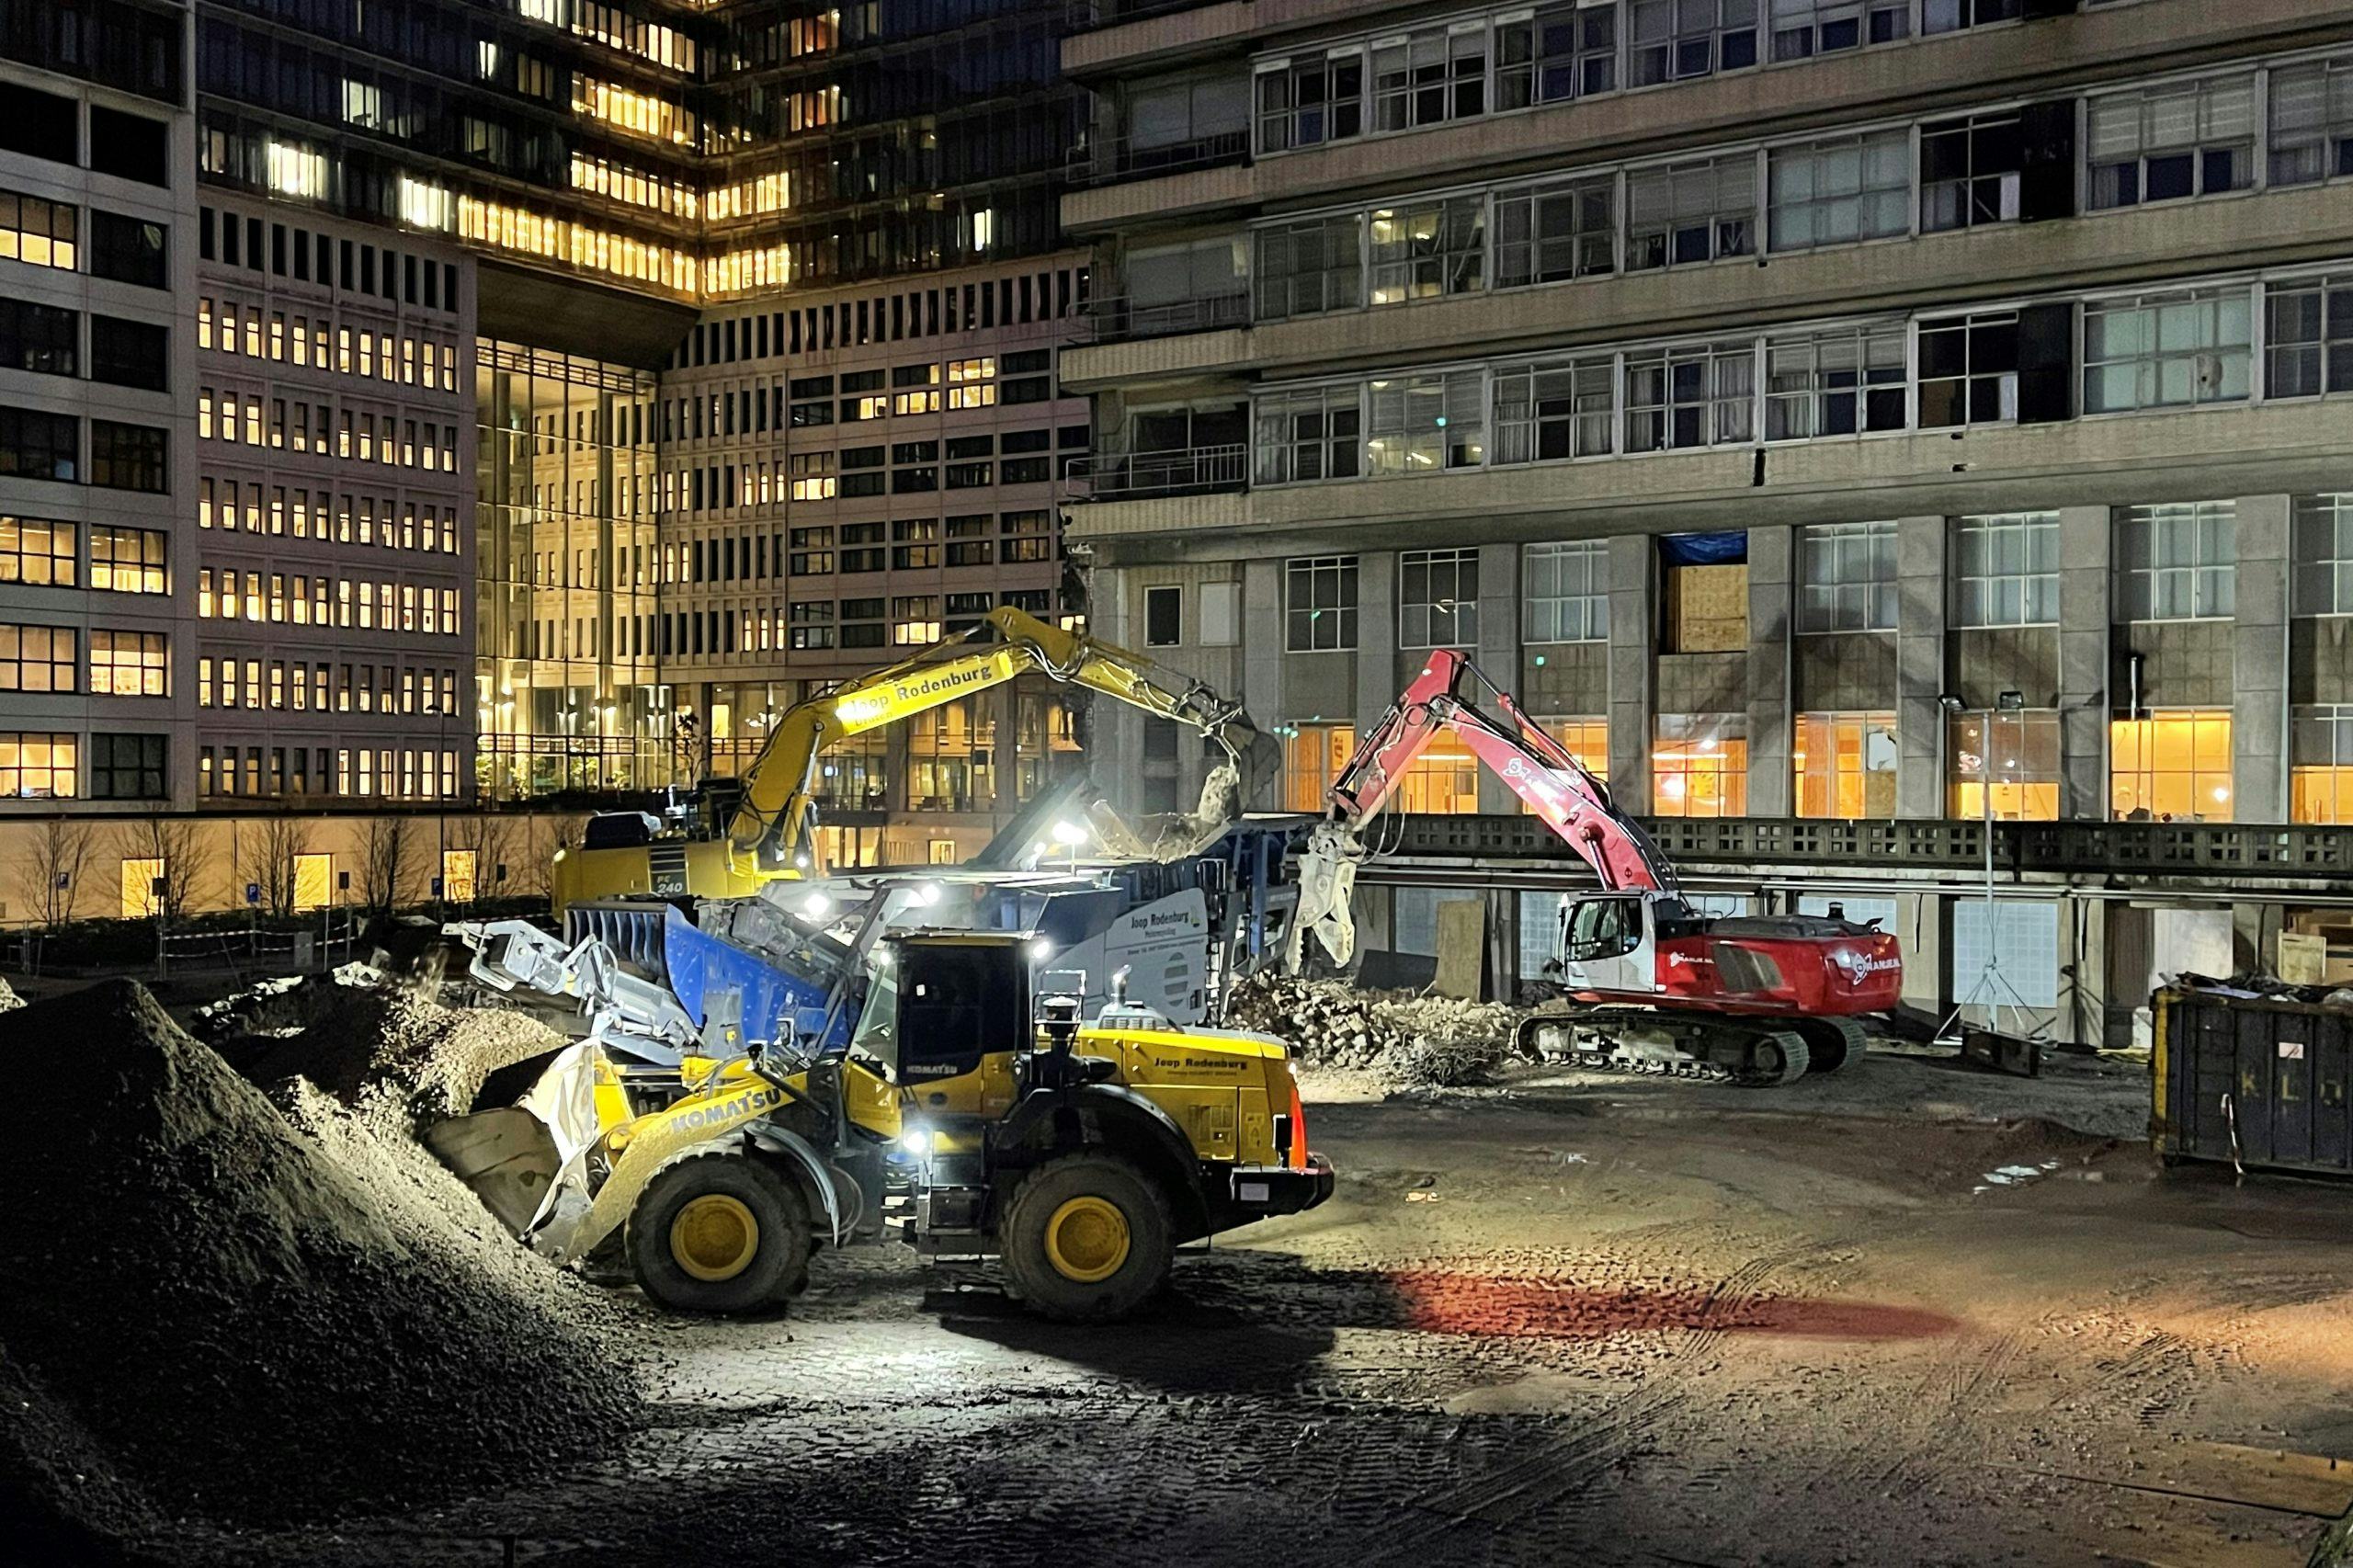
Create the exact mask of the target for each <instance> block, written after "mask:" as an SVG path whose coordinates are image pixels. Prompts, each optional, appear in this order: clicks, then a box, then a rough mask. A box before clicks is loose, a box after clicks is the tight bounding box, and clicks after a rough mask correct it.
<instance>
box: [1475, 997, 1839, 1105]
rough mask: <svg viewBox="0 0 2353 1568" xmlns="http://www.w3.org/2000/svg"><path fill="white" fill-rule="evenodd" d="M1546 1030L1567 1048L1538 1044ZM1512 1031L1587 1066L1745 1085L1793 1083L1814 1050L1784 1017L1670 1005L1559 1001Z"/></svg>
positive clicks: (1548, 1052) (1545, 1051)
mask: <svg viewBox="0 0 2353 1568" xmlns="http://www.w3.org/2000/svg"><path fill="white" fill-rule="evenodd" d="M1808 1021H1809V1022H1811V1021H1813V1020H1808ZM1829 1021H1836V1022H1841V1023H1843V1022H1845V1021H1846V1020H1843V1019H1841V1020H1829ZM1548 1031H1564V1032H1565V1033H1566V1034H1567V1036H1568V1037H1569V1040H1570V1041H1571V1043H1570V1044H1569V1046H1568V1048H1567V1049H1566V1050H1565V1051H1564V1050H1562V1049H1560V1048H1559V1047H1558V1045H1557V1043H1556V1044H1553V1045H1545V1044H1541V1043H1540V1040H1541V1039H1542V1037H1543V1036H1544V1034H1545V1033H1546V1032H1548ZM1518 1034H1519V1038H1518V1045H1519V1048H1520V1052H1521V1054H1522V1055H1524V1056H1540V1057H1542V1058H1544V1059H1545V1060H1547V1061H1553V1062H1563V1063H1566V1064H1569V1065H1574V1066H1575V1067H1578V1068H1581V1069H1584V1070H1586V1071H1589V1072H1597V1073H1622V1074H1629V1075H1631V1076H1637V1077H1661V1078H1683V1079H1688V1080H1692V1081H1695V1082H1699V1083H1708V1084H1732V1085H1737V1086H1739V1087H1742V1088H1752V1089H1768V1088H1777V1087H1779V1086H1780V1085H1784V1084H1792V1083H1795V1082H1796V1081H1797V1080H1798V1079H1800V1078H1802V1077H1803V1076H1805V1074H1806V1072H1807V1069H1808V1065H1809V1063H1810V1062H1811V1059H1812V1054H1813V1053H1812V1050H1811V1047H1810V1046H1809V1044H1808V1041H1807V1040H1806V1038H1805V1036H1804V1035H1803V1034H1802V1033H1801V1032H1799V1030H1798V1029H1797V1028H1792V1027H1787V1026H1786V1025H1785V1023H1784V1021H1783V1020H1779V1019H1773V1018H1756V1019H1745V1018H1740V1017H1727V1016H1724V1015H1722V1014H1711V1013H1699V1012H1688V1011H1679V1010H1677V1009H1673V1008H1651V1007H1622V1006H1578V1007H1568V1008H1559V1009H1555V1010H1552V1011H1549V1012H1540V1013H1537V1014H1534V1015H1532V1016H1531V1017H1527V1018H1524V1019H1522V1020H1521V1021H1520V1025H1519V1031H1518ZM1662 1037H1665V1040H1666V1041H1669V1042H1671V1043H1663V1041H1662Z"/></svg>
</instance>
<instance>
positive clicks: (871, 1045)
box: [850, 932, 1029, 1086]
mask: <svg viewBox="0 0 2353 1568" xmlns="http://www.w3.org/2000/svg"><path fill="white" fill-rule="evenodd" d="M878 955H879V961H878V962H877V963H876V965H875V971H874V978H873V981H872V983H870V985H869V986H868V987H867V992H866V1006H865V1010H864V1011H863V1012H862V1013H861V1014H860V1015H859V1017H858V1028H857V1031H856V1032H855V1033H854V1034H853V1036H852V1037H851V1040H850V1049H851V1050H852V1051H858V1052H862V1053H863V1054H865V1055H868V1056H870V1057H873V1058H874V1059H875V1060H876V1061H878V1062H881V1063H882V1066H883V1069H884V1074H885V1075H886V1076H887V1077H889V1078H890V1079H891V1080H892V1082H893V1083H896V1084H900V1085H918V1086H919V1085H923V1084H925V1083H926V1082H931V1081H935V1080H938V1079H942V1078H955V1077H961V1076H963V1075H964V1074H970V1073H973V1072H976V1071H978V1070H979V1068H980V1065H981V1062H982V1060H983V1058H985V1057H988V1056H993V1055H998V1054H1009V1053H1011V1052H1013V1051H1019V1050H1021V1049H1023V1048H1024V1047H1025V1046H1026V1045H1028V1043H1029V959H1028V956H1027V954H1026V953H1025V952H1024V950H1023V943H1022V940H1021V938H1020V937H1017V936H1006V935H999V934H983V933H972V932H908V933H904V934H902V935H899V936H896V937H891V938H889V939H887V940H886V941H885V942H883V944H882V945H881V948H880V949H878Z"/></svg>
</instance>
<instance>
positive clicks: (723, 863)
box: [553, 607, 1273, 915]
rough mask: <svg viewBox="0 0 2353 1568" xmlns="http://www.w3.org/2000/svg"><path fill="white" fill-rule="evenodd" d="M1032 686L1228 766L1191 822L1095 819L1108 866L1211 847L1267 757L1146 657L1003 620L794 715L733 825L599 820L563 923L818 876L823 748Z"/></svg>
mask: <svg viewBox="0 0 2353 1568" xmlns="http://www.w3.org/2000/svg"><path fill="white" fill-rule="evenodd" d="M1027 675H1040V676H1046V677H1047V678H1049V679H1051V680H1054V681H1059V682H1063V683H1065V684H1069V685H1073V686H1080V687H1086V688H1087V689H1088V690H1090V691H1096V692H1100V693H1102V694H1104V695H1106V696H1108V697H1112V698H1116V699H1118V700H1120V701H1121V702H1125V703H1129V704H1131V705H1132V706H1134V707H1137V708H1141V709H1142V710H1144V711H1146V712H1147V713H1152V714H1155V715H1157V716H1158V717H1161V718H1164V719H1171V720H1175V721H1176V722H1181V723H1187V724H1190V725H1192V726H1194V727H1195V728H1196V729H1199V731H1200V732H1201V733H1203V734H1204V735H1205V736H1207V737H1208V738H1209V739H1210V740H1211V741H1212V742H1214V743H1216V744H1217V745H1218V746H1219V747H1220V748H1221V749H1222V751H1223V752H1224V753H1225V761H1223V762H1222V763H1221V764H1219V765H1218V766H1217V767H1213V768H1211V770H1210V776H1209V778H1208V779H1207V780H1206V781H1205V783H1204V785H1203V788H1202V790H1201V798H1200V801H1199V805H1198V806H1197V807H1196V809H1195V810H1194V811H1193V812H1189V813H1179V814H1176V815H1175V816H1173V817H1169V818H1163V819H1158V820H1155V821H1154V822H1151V823H1149V824H1126V823H1123V822H1122V821H1121V820H1120V819H1119V818H1118V817H1117V816H1115V815H1113V814H1112V813H1110V812H1108V808H1103V807H1100V806H1099V805H1098V806H1097V807H1096V808H1093V809H1091V810H1090V812H1089V815H1090V816H1091V817H1092V818H1093V819H1094V827H1095V830H1096V835H1097V841H1098V843H1100V844H1101V845H1102V846H1103V847H1104V848H1105V849H1106V851H1107V852H1108V853H1110V854H1112V855H1115V856H1120V857H1122V858H1148V859H1155V860H1173V859H1176V858H1181V857H1183V856H1185V855H1188V854H1191V853H1194V852H1196V851H1198V850H1199V849H1202V848H1205V847H1207V846H1208V845H1209V844H1211V843H1212V842H1214V841H1215V840H1216V838H1217V836H1218V835H1220V834H1222V833H1223V832H1224V831H1225V829H1226V828H1227V827H1228V826H1229V825H1230V824H1232V823H1233V821H1234V820H1235V819H1236V818H1237V817H1239V816H1240V815H1241V809H1242V803H1243V802H1244V801H1245V800H1247V799H1248V798H1249V794H1250V792H1251V791H1252V790H1254V789H1256V786H1257V785H1258V784H1259V783H1260V782H1261V781H1262V780H1261V779H1260V778H1257V777H1256V775H1257V774H1258V773H1259V772H1262V771H1264V770H1266V769H1267V765H1268V759H1269V756H1270V755H1271V753H1272V749H1273V748H1272V746H1271V744H1261V738H1260V736H1259V733H1258V731H1257V729H1256V727H1255V726H1254V725H1252V723H1251V722H1250V720H1249V717H1248V715H1247V714H1245V713H1244V712H1243V710H1242V709H1241V706H1240V704H1238V703H1235V702H1232V701H1229V700H1227V699H1224V698H1222V697H1220V696H1218V695H1217V694H1216V693H1215V692H1213V691H1211V690H1210V689H1209V688H1208V687H1205V686H1203V685H1201V684H1200V683H1199V682H1198V681H1194V680H1191V679H1190V678H1188V677H1184V676H1175V675H1173V674H1172V673H1171V672H1167V671H1164V670H1162V669H1161V668H1160V667H1159V666H1158V665H1154V663H1153V661H1151V660H1150V659H1147V658H1145V657H1143V656H1142V654H1139V653H1130V652H1129V651H1128V650H1126V649H1124V648H1120V647H1115V646H1113V645H1112V644H1110V643H1108V642H1097V641H1096V640H1095V639H1094V638H1091V637H1088V636H1086V634H1085V633H1083V632H1074V631H1063V630H1062V629H1061V628H1060V627H1056V626H1052V625H1050V624H1048V623H1047V622H1045V621H1042V620H1040V619H1038V618H1037V617H1035V616H1032V615H1028V614H1025V613H1024V612H1022V611H1020V610H1017V609H1014V608H1010V607H1006V608H1000V609H997V610H995V611H993V612H992V613H991V614H990V615H989V617H988V619H986V621H985V622H983V625H982V626H981V627H980V628H979V629H978V630H976V631H971V632H966V633H963V634H961V635H959V636H956V637H951V638H949V639H948V640H946V641H945V642H938V643H936V644H934V645H933V646H932V647H930V648H927V649H926V650H925V651H924V652H922V653H918V654H916V655H915V657H913V658H911V659H907V660H904V661H903V662H902V663H899V664H896V665H891V666H890V667H889V668H887V669H881V670H877V671H875V672H874V673H873V674H871V675H869V676H862V677H860V678H859V679H857V680H854V681H849V682H847V683H846V684H844V685H842V686H840V687H835V689H834V690H832V691H829V692H826V693H824V695H823V696H819V697H813V698H810V699H807V700H806V701H803V702H800V703H796V704H795V705H794V706H793V707H792V708H790V710H787V711H786V713H785V714H784V716H783V717H782V718H781V719H779V720H778V721H777V725H776V728H775V730H774V731H773V732H772V733H770V735H769V736H768V740H767V744H766V745H764V746H763V747H761V748H760V755H759V756H758V758H757V759H756V760H755V761H754V763H753V764H752V767H751V768H750V769H749V770H748V771H747V772H746V773H745V776H744V779H743V793H742V798H741V800H740V801H737V802H736V803H735V805H734V808H733V815H732V816H731V817H730V818H729V819H728V820H726V821H725V822H723V823H720V822H712V823H710V824H708V825H707V826H705V827H703V828H700V829H696V828H692V827H689V828H684V829H672V830H667V831H655V830H654V828H653V826H652V825H651V823H652V819H650V818H648V817H645V816H643V815H642V814H639V813H634V812H624V813H619V814H615V815H608V816H600V817H597V818H593V819H591V821H590V822H589V824H588V827H587V830H586V832H585V835H584V838H583V842H582V845H581V846H580V847H579V848H576V849H567V850H559V851H557V854H556V858H555V867H554V876H553V903H554V905H555V910H556V913H557V914H558V915H561V914H562V913H563V910H564V908H565V907H566V906H567V905H569V904H572V903H576V902H579V901H582V900H585V899H598V898H616V897H629V896H632V895H635V896H645V895H651V896H654V897H658V898H675V897H685V896H693V897H699V898H728V897H740V896H743V895H745V894H750V893H754V892H758V891H759V889H760V887H761V886H762V885H763V884H764V883H767V882H771V881H778V880H779V879H784V878H798V877H813V876H821V875H823V874H824V869H825V868H824V865H823V864H822V856H821V854H820V850H819V840H818V835H817V831H816V828H817V804H818V793H819V791H818V788H817V786H818V776H819V775H818V770H819V765H820V759H821V757H822V756H824V752H825V751H826V750H827V748H829V747H831V746H834V745H837V744H840V743H841V742H842V741H845V740H847V739H849V738H850V737H852V736H854V735H860V734H864V733H867V732H868V731H870V730H877V729H881V728H882V727H883V726H885V725H888V724H895V723H898V722H900V721H902V720H904V719H907V718H910V717H912V716H913V715H915V714H917V713H921V712H924V711H925V710H928V709H933V708H938V707H940V706H942V705H944V704H946V703H949V702H953V701H955V700H957V699H959V698H963V697H969V696H972V694H974V693H976V692H981V691H986V690H988V689H990V688H991V687H998V686H1003V685H1004V684H1005V683H1006V682H1007V681H1011V680H1016V679H1018V678H1019V677H1021V676H1027ZM714 798H715V797H714Z"/></svg>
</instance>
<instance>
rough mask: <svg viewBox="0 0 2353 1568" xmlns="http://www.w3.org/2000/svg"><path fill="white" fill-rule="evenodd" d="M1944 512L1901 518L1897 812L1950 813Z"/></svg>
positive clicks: (1923, 815)
mask: <svg viewBox="0 0 2353 1568" xmlns="http://www.w3.org/2000/svg"><path fill="white" fill-rule="evenodd" d="M1946 539H1947V534H1946V530H1945V519H1944V518H1942V517H1899V518H1897V519H1896V523H1895V744H1896V751H1897V756H1896V764H1895V814H1896V815H1897V816H1899V817H1911V818H1915V819H1918V818H1937V817H1941V816H1943V815H1944V814H1945V799H1946V797H1945V774H1946V766H1945V714H1944V709H1943V706H1942V705H1941V704H1939V703H1938V700H1937V699H1938V696H1939V695H1941V694H1942V693H1943V692H1944V690H1945V689H1946V688H1945V606H1946V594H1945V562H1946V561H1947V560H1948V559H1949V556H1950V551H1949V550H1948V549H1947V548H1946Z"/></svg>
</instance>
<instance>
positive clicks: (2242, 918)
mask: <svg viewBox="0 0 2353 1568" xmlns="http://www.w3.org/2000/svg"><path fill="white" fill-rule="evenodd" d="M2284 914H2285V908H2284V906H2283V905H2280V904H2277V903H2234V904H2232V905H2231V960H2232V961H2233V962H2234V964H2236V965H2237V967H2238V969H2239V971H2240V972H2241V973H2243V974H2254V973H2266V972H2268V971H2269V970H2270V969H2271V966H2272V965H2273V964H2274V963H2276V962H2277V961H2278V960H2279V929H2280V927H2281V926H2284V925H2285V924H2286V921H2285V920H2283V919H2282V918H2281V916H2282V915H2284Z"/></svg>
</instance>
